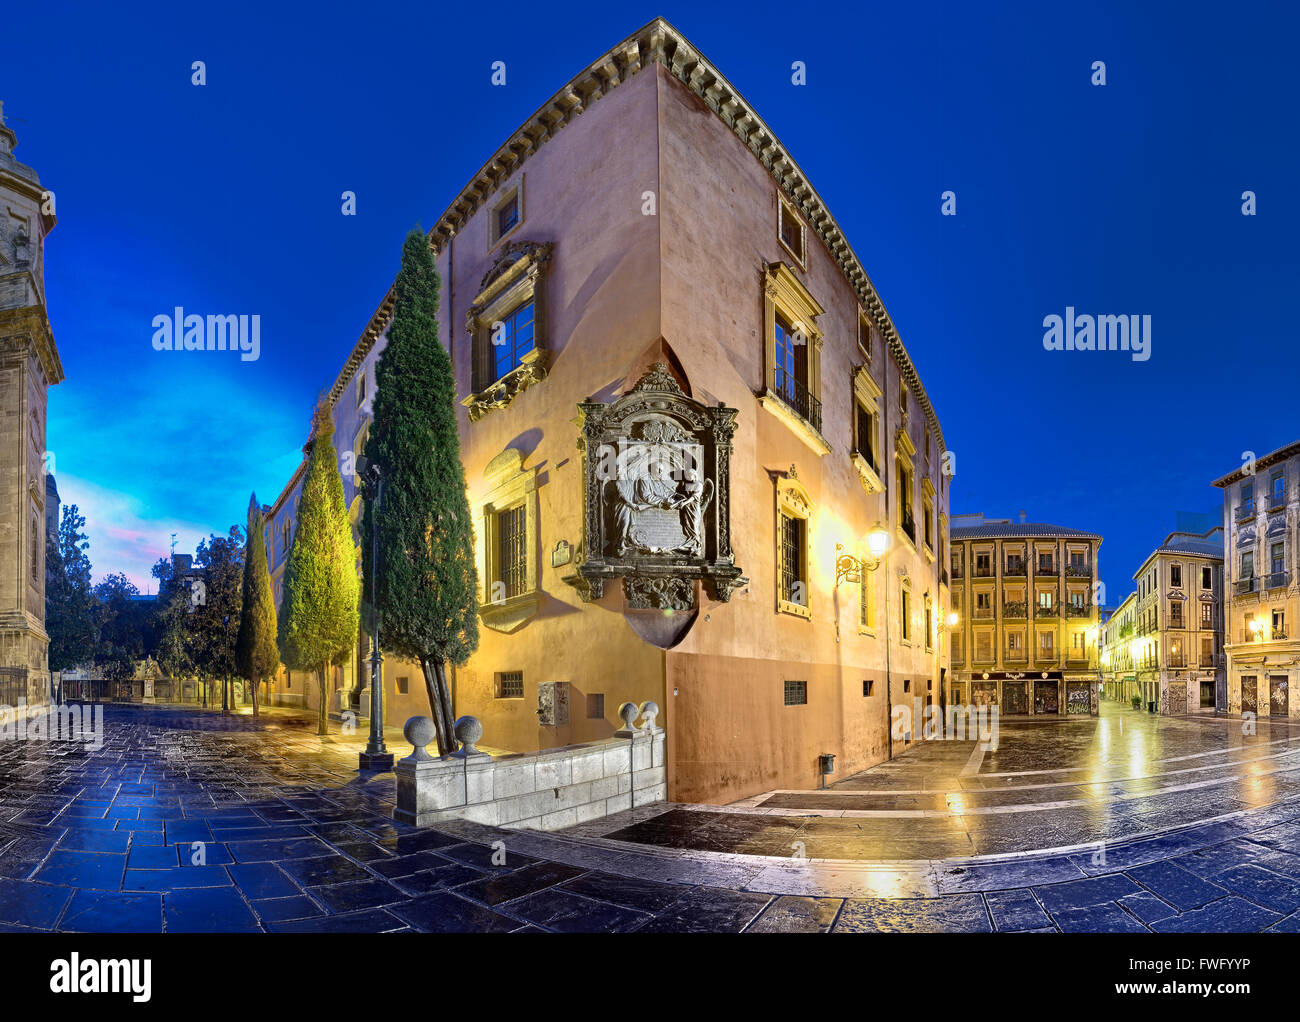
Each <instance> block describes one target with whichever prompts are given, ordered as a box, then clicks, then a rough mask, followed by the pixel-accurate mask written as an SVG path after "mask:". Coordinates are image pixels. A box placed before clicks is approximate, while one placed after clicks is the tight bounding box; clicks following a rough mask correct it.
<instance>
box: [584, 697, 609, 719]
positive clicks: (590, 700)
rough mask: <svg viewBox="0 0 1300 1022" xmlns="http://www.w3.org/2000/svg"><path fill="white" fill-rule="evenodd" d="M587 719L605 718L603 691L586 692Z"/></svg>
mask: <svg viewBox="0 0 1300 1022" xmlns="http://www.w3.org/2000/svg"><path fill="white" fill-rule="evenodd" d="M587 719H588V720H604V719H605V693H604V692H588V693H587Z"/></svg>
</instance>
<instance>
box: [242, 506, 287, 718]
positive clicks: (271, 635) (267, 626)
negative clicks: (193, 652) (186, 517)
mask: <svg viewBox="0 0 1300 1022" xmlns="http://www.w3.org/2000/svg"><path fill="white" fill-rule="evenodd" d="M265 532H266V518H265V516H264V515H263V514H262V505H261V504H259V503H258V502H257V494H256V493H254V494H253V495H252V497H251V498H250V499H249V502H248V543H247V544H246V545H245V547H244V601H243V606H242V608H241V611H240V616H239V635H238V636H237V637H236V639H235V665H236V667H237V668H238V670H239V674H240V676H241V677H243V678H245V679H246V680H247V681H248V683H249V685H250V686H252V689H253V716H254V717H256V716H257V715H258V711H257V695H258V688H259V686H260V685H261V683H262V681H263V679H265V678H268V677H270V676H271V675H273V674H274V673H275V669H276V668H277V667H278V666H279V665H280V651H279V649H278V648H277V647H276V631H277V629H276V623H275V601H274V600H272V599H271V575H270V572H269V571H268V570H267V566H266V534H265Z"/></svg>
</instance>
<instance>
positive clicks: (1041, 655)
mask: <svg viewBox="0 0 1300 1022" xmlns="http://www.w3.org/2000/svg"><path fill="white" fill-rule="evenodd" d="M1034 661H1035V662H1036V663H1040V664H1054V663H1056V650H1055V649H1043V648H1042V647H1041V646H1040V647H1039V648H1038V652H1037V653H1035V654H1034Z"/></svg>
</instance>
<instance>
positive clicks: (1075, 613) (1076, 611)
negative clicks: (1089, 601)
mask: <svg viewBox="0 0 1300 1022" xmlns="http://www.w3.org/2000/svg"><path fill="white" fill-rule="evenodd" d="M1091 614H1092V608H1091V607H1089V606H1083V607H1078V606H1075V605H1074V604H1073V603H1067V604H1066V605H1065V616H1066V617H1089V616H1090V615H1091Z"/></svg>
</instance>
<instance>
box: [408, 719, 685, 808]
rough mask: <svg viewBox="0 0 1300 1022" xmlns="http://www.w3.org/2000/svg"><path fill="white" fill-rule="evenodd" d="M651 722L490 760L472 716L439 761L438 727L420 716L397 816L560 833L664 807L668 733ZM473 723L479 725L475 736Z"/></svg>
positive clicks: (412, 727)
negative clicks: (429, 747) (433, 751)
mask: <svg viewBox="0 0 1300 1022" xmlns="http://www.w3.org/2000/svg"><path fill="white" fill-rule="evenodd" d="M655 712H657V710H656V711H655ZM632 716H633V717H634V718H635V716H636V714H635V713H633V714H632ZM647 719H648V722H647V724H645V725H644V726H643V727H640V728H635V727H633V726H632V725H631V724H630V723H629V724H627V726H625V727H624V729H623V730H621V731H619V732H617V733H616V734H615V736H614V737H613V738H608V739H605V740H603V741H597V742H586V743H584V744H581V745H566V746H563V747H561V748H558V749H545V750H543V751H541V752H534V753H523V754H515V755H509V756H490V755H488V754H486V753H483V752H480V751H478V750H477V749H475V748H474V742H475V741H477V740H478V738H479V737H481V735H482V727H481V725H479V724H478V721H477V720H476V719H475V718H473V717H462V718H460V720H458V721H457V722H456V733H457V737H459V738H461V740H462V742H463V743H464V744H463V746H462V748H461V749H460V750H459V751H458V752H455V753H453V754H451V755H449V756H443V757H441V758H434V757H432V756H429V755H428V754H427V753H425V752H424V745H425V744H427V742H428V741H429V740H431V739H432V737H433V732H432V722H430V721H429V718H427V717H413V718H412V719H411V720H410V721H408V722H407V728H406V734H407V738H408V739H409V740H410V741H411V742H412V744H413V745H415V751H414V752H413V753H412V755H411V756H408V757H407V758H406V759H403V760H400V761H399V762H398V763H397V765H396V768H395V769H396V773H397V813H396V817H397V819H398V820H401V821H403V822H406V823H413V824H415V825H417V826H428V825H430V824H433V823H436V822H438V821H439V820H473V821H474V822H476V823H486V824H491V825H493V826H503V827H520V828H527V829H530V830H559V829H561V828H564V827H572V826H574V825H575V824H579V823H582V822H584V821H586V820H594V819H598V818H599V817H602V816H608V815H610V814H611V813H617V812H621V811H623V810H625V809H631V808H633V807H634V806H642V805H646V804H647V803H650V802H661V801H663V800H664V799H665V798H666V797H667V777H666V773H665V768H664V744H665V732H664V729H663V728H661V727H655V726H654V715H653V714H648V715H647ZM466 722H473V723H472V725H471V730H470V731H469V732H468V733H467V732H466ZM426 724H427V728H426V726H425V725H426ZM475 731H476V732H477V734H475ZM466 738H469V740H468V741H466Z"/></svg>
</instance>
